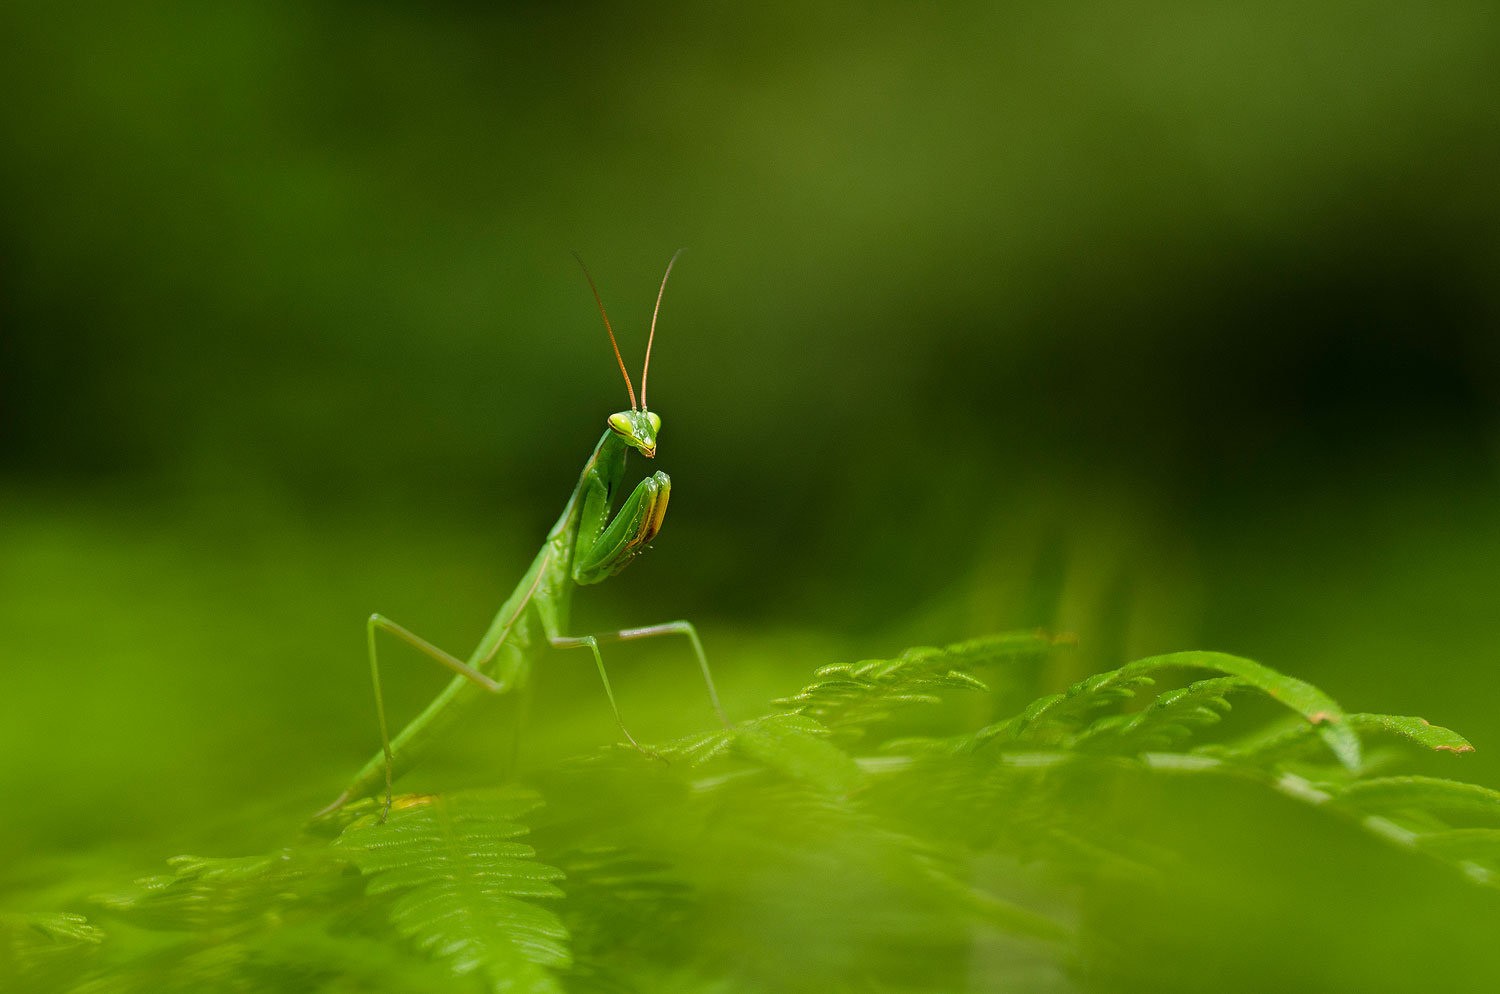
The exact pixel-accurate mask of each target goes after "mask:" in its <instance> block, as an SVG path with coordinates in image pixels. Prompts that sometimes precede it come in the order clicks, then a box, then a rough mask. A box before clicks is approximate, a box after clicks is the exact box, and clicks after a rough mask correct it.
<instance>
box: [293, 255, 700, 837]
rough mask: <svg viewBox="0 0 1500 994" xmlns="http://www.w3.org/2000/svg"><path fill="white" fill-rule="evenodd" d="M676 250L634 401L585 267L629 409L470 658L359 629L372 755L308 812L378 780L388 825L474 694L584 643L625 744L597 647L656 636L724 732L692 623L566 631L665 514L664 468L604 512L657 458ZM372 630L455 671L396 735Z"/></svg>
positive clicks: (395, 629)
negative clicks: (614, 509) (572, 610)
mask: <svg viewBox="0 0 1500 994" xmlns="http://www.w3.org/2000/svg"><path fill="white" fill-rule="evenodd" d="M681 254H682V250H681V249H678V251H677V252H676V254H674V255H673V256H672V259H671V261H670V262H668V263H667V271H666V274H665V275H663V276H662V278H661V289H660V290H658V291H657V294H656V308H655V309H654V310H653V311H652V312H651V332H650V334H649V336H648V337H647V339H646V360H645V363H644V364H643V365H642V367H641V397H640V403H639V404H637V403H636V396H635V386H634V384H632V383H631V381H630V374H629V373H628V372H627V371H626V369H625V360H624V359H623V358H622V357H621V356H620V346H619V343H618V342H616V341H615V332H614V328H613V327H611V326H610V323H609V315H608V314H607V313H606V312H605V310H604V301H603V300H602V299H601V298H600V296H599V289H598V287H596V286H595V285H594V278H593V277H592V276H590V275H589V272H588V268H587V267H584V269H583V274H584V278H585V279H587V280H588V283H589V289H590V290H592V291H593V294H594V302H595V303H596V304H598V305H599V314H600V316H601V317H603V318H604V328H605V331H607V332H608V333H609V342H610V345H611V346H612V347H613V348H614V352H615V360H616V361H617V362H618V363H619V364H620V374H621V375H622V376H624V378H625V389H626V391H627V392H628V394H629V396H630V410H628V411H618V412H616V413H614V414H611V415H610V416H609V418H608V427H607V428H606V429H605V432H604V435H603V437H601V438H600V439H599V444H598V445H596V446H595V447H594V452H593V455H591V456H589V459H588V462H586V463H584V466H583V472H582V474H581V475H580V476H579V478H578V485H577V486H576V487H574V488H573V494H572V496H570V497H569V498H568V502H567V504H566V505H565V506H564V507H563V511H562V515H561V516H560V517H559V518H558V519H557V523H556V524H555V525H553V526H552V530H551V531H549V532H548V533H547V537H546V539H545V540H544V541H543V542H542V547H541V550H540V551H539V552H537V554H536V558H535V559H533V560H532V561H531V566H530V567H529V568H528V569H527V570H526V572H525V574H524V575H522V577H521V580H520V582H519V583H517V584H516V587H515V589H514V590H512V591H511V594H510V596H509V597H507V598H506V600H505V603H503V604H502V605H500V610H499V611H498V612H496V614H495V620H494V621H493V622H492V623H491V624H490V627H489V630H488V631H487V632H485V635H484V638H482V639H481V640H480V642H479V645H478V646H477V647H476V648H475V649H474V651H473V653H472V654H471V655H470V656H469V658H468V660H467V661H464V660H460V659H458V658H457V657H456V656H453V655H451V654H449V653H447V652H445V651H443V650H442V649H439V648H438V647H437V646H435V645H433V644H432V643H430V642H428V641H426V640H425V639H423V638H421V637H420V636H418V635H416V634H414V633H412V632H411V631H409V630H408V629H406V628H403V627H402V626H401V625H398V624H396V623H395V622H394V621H391V620H390V619H389V618H387V617H385V616H384V615H381V614H373V615H371V616H370V618H369V620H368V621H367V622H366V624H365V635H366V643H367V648H368V652H369V657H370V678H371V682H372V683H373V684H374V687H375V713H376V715H377V717H378V718H379V723H380V752H378V753H376V754H375V755H374V756H372V757H371V758H370V760H369V762H367V763H365V765H364V766H363V767H361V768H360V771H359V772H358V773H357V774H355V776H354V779H353V780H352V781H350V783H349V786H348V787H346V788H345V789H344V792H343V793H342V794H340V795H339V796H338V797H337V798H336V799H335V800H334V801H333V803H332V804H329V805H328V806H327V807H326V808H324V809H323V810H322V811H319V812H318V814H317V815H314V818H315V819H316V818H319V817H322V816H324V815H327V814H330V813H332V812H334V811H336V810H338V809H339V808H341V807H343V806H344V805H345V804H348V803H349V802H350V801H353V800H356V799H359V798H364V797H371V796H374V795H375V794H376V793H377V791H379V790H380V789H381V788H382V786H383V787H384V792H385V807H384V808H383V809H382V811H381V820H382V821H384V820H385V815H386V814H387V813H389V811H390V807H391V787H392V783H393V782H394V780H395V779H396V778H397V777H399V776H400V775H401V774H402V773H404V772H406V771H407V770H409V769H410V768H411V767H412V766H414V765H415V764H416V763H418V762H420V761H421V759H422V757H423V756H425V755H427V754H428V753H429V752H430V751H431V750H432V748H433V746H434V745H435V744H436V743H437V742H438V741H439V740H440V738H441V737H442V735H443V734H444V733H445V732H446V731H448V730H449V729H450V728H451V727H452V726H453V725H455V724H456V723H457V722H458V720H459V719H460V718H462V717H463V716H464V715H465V713H466V712H468V711H469V710H470V709H471V708H472V707H473V706H474V704H475V703H476V702H477V701H479V700H482V699H483V696H484V695H485V694H486V693H489V694H505V693H509V692H510V691H513V690H519V689H521V688H523V687H524V686H525V685H526V682H527V680H528V679H529V676H530V671H531V665H532V663H533V662H534V661H535V660H536V658H537V657H538V656H539V655H540V654H541V652H542V651H543V650H545V649H547V648H553V649H578V648H588V649H589V650H591V651H592V652H593V654H594V663H595V664H596V665H597V666H598V669H599V679H600V680H601V681H602V682H603V684H604V693H605V695H606V696H607V697H608V698H609V704H610V708H611V709H612V710H613V711H614V715H615V721H616V722H618V723H619V726H620V731H621V732H622V733H623V734H624V736H625V739H626V741H627V742H629V743H630V745H631V746H633V747H634V748H636V749H638V750H640V751H641V752H644V753H647V754H648V755H649V754H650V751H649V750H647V749H646V748H644V747H643V746H641V745H640V743H638V742H636V740H635V738H634V737H633V736H632V735H631V734H630V732H629V730H628V729H626V727H625V722H624V720H623V719H622V718H621V717H620V708H619V705H618V704H617V703H616V702H615V694H614V691H613V690H612V689H611V688H610V685H609V675H608V674H607V673H606V672H605V670H604V657H603V656H602V655H601V654H600V652H599V646H600V645H601V644H602V643H609V642H626V641H631V640H634V639H644V638H652V637H655V636H659V635H682V636H685V637H686V638H687V640H688V642H689V643H690V644H691V645H692V648H693V652H694V654H695V655H696V656H697V658H698V666H699V668H700V669H701V670H702V672H703V681H704V683H705V684H707V686H708V696H709V700H710V701H711V702H712V703H713V707H714V710H715V711H716V712H718V715H719V720H720V721H722V722H723V723H724V725H725V727H730V723H729V719H728V718H727V717H726V716H725V714H724V708H723V706H722V705H721V704H720V703H719V693H718V691H717V690H716V689H715V688H714V681H713V675H712V674H711V673H710V672H709V669H708V657H707V656H705V655H704V653H703V643H702V641H701V640H700V639H699V638H698V632H697V629H695V628H694V627H693V626H692V625H691V624H690V623H688V622H686V621H670V622H666V623H664V624H658V625H648V626H646V627H644V628H626V629H622V630H620V631H614V632H604V633H598V634H594V635H569V634H566V633H567V630H568V613H569V607H570V605H571V601H572V596H573V589H574V588H575V587H579V586H585V585H588V584H593V583H599V582H601V581H603V580H607V579H609V578H610V577H612V576H614V575H615V574H616V573H618V572H620V571H621V570H622V569H624V568H625V567H626V566H628V565H629V564H630V561H631V560H632V559H634V558H635V557H636V556H638V555H640V554H641V553H642V552H644V551H645V550H646V549H647V548H648V547H649V543H650V541H651V540H652V539H653V538H655V537H656V534H657V532H659V531H661V525H662V519H663V517H664V516H665V515H666V513H667V498H668V497H669V496H670V495H671V492H672V481H671V479H670V478H669V477H668V476H667V474H666V473H663V472H661V471H657V472H655V473H653V474H651V475H650V476H648V477H647V478H646V479H644V480H642V481H641V482H640V483H638V484H637V485H636V487H635V489H634V490H632V491H631V493H630V496H629V497H627V498H626V499H625V502H624V504H623V505H622V506H621V507H620V510H619V513H617V514H615V515H614V517H613V518H611V517H610V508H611V504H612V502H613V498H614V497H615V493H616V491H617V490H618V489H619V487H620V484H621V481H622V479H623V477H624V475H625V457H626V455H627V453H628V452H629V451H630V450H631V449H634V450H635V451H637V452H639V453H640V454H641V455H643V456H645V457H646V458H647V459H652V458H655V456H656V440H657V436H658V435H659V434H660V432H661V418H660V417H659V416H658V415H657V414H656V413H655V412H653V411H651V410H650V409H649V408H647V407H646V375H647V373H648V372H649V371H650V368H651V345H652V343H653V342H654V341H655V340H656V318H657V315H658V314H659V313H660V312H661V300H662V295H663V294H664V293H665V292H666V289H667V278H668V277H669V276H671V275H672V266H673V265H675V264H676V262H677V256H679V255H681ZM574 258H577V256H576V255H575V256H574ZM578 264H579V265H580V266H583V260H581V259H579V262H578ZM380 632H385V633H386V634H388V635H392V636H395V637H396V638H397V639H400V640H401V641H402V642H405V643H406V644H407V645H409V646H411V647H413V648H415V649H416V650H418V651H419V652H421V653H422V654H423V655H425V656H427V657H429V658H430V659H432V660H434V661H436V662H437V663H439V664H441V665H442V666H444V667H446V668H447V669H449V670H452V671H453V673H454V677H453V679H452V681H450V682H449V684H448V685H447V687H446V688H444V689H443V691H442V692H441V693H439V694H438V696H437V697H435V698H434V699H433V701H432V703H431V704H429V705H427V707H426V709H424V710H423V711H422V712H421V713H420V714H418V715H417V716H416V717H415V718H413V719H412V720H411V722H410V723H409V724H408V725H407V726H406V727H405V728H404V729H402V730H401V732H400V734H398V735H396V737H395V738H392V737H391V736H390V733H389V731H388V729H387V726H386V719H385V699H384V697H383V695H382V694H381V691H380V665H379V662H378V661H377V654H376V646H375V642H376V638H375V636H376V635H377V634H378V633H380Z"/></svg>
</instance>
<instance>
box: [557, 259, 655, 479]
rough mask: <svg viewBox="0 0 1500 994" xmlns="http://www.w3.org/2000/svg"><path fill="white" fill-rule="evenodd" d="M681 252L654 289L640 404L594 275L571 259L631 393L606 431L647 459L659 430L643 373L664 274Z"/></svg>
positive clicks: (648, 363) (648, 360)
mask: <svg viewBox="0 0 1500 994" xmlns="http://www.w3.org/2000/svg"><path fill="white" fill-rule="evenodd" d="M681 254H682V249H678V250H677V251H676V252H675V253H674V254H673V256H672V261H671V262H668V263H667V271H666V273H665V275H663V276H662V278H661V289H660V290H657V291H656V309H655V310H654V311H652V312H651V334H650V336H649V337H647V339H646V363H645V365H643V366H642V367H641V402H640V405H639V406H637V405H636V402H635V386H634V385H633V384H632V383H631V382H630V374H629V373H627V372H626V371H625V360H624V359H622V358H620V346H619V344H618V343H617V342H616V341H615V330H614V329H613V328H611V327H610V326H609V315H608V314H606V313H605V312H604V301H602V300H600V299H599V288H598V287H596V286H594V278H593V277H592V276H590V275H589V270H588V267H587V266H584V265H583V260H582V259H578V253H576V252H575V253H574V254H573V258H575V259H578V265H580V266H582V267H583V276H584V278H585V279H587V280H588V281H589V289H590V290H593V291H594V303H596V304H598V305H599V315H600V316H601V317H602V318H604V330H605V331H607V332H609V344H610V345H612V346H614V350H615V361H617V362H618V363H619V364H620V375H621V376H623V377H625V389H626V390H627V391H629V393H630V410H628V411H618V412H616V413H614V414H611V415H610V416H609V430H610V431H612V432H614V433H615V434H616V435H619V436H620V437H621V438H623V439H625V442H626V444H628V445H631V446H633V447H634V448H635V449H636V450H637V451H638V452H640V454H641V455H643V456H645V457H646V458H647V459H651V458H654V457H655V456H656V436H657V434H658V433H659V432H660V431H661V418H659V417H657V416H656V415H655V414H654V413H652V412H651V411H648V410H646V374H647V373H648V372H649V371H650V369H651V343H652V342H654V341H656V316H657V315H658V314H660V313H661V297H662V294H663V293H665V292H666V290H667V277H668V276H671V275H672V266H673V264H674V263H676V262H677V256H679V255H681Z"/></svg>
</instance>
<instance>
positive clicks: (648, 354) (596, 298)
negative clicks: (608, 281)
mask: <svg viewBox="0 0 1500 994" xmlns="http://www.w3.org/2000/svg"><path fill="white" fill-rule="evenodd" d="M679 251H681V250H680V249H679ZM573 258H575V259H578V268H580V269H582V270H583V278H584V279H586V280H588V281H589V289H590V290H592V291H594V303H596V304H598V305H599V316H600V317H602V318H604V330H605V331H607V332H609V344H610V345H612V346H614V350H615V361H616V362H618V363H619V364H620V375H621V376H623V377H625V389H626V390H628V391H630V409H631V410H632V411H634V410H635V409H636V406H635V386H634V385H633V384H631V382H630V374H629V373H627V372H625V360H624V359H622V358H621V357H620V346H619V344H618V343H617V342H616V341H615V330H614V329H613V328H611V327H610V326H609V315H608V314H606V313H604V301H602V300H600V299H599V288H598V287H596V286H594V278H593V277H592V276H590V275H589V267H588V266H585V265H584V264H583V259H581V258H579V255H578V253H577V252H574V253H573ZM672 259H673V261H674V262H675V261H676V259H677V257H676V256H675V255H674V256H672ZM671 271H672V267H671V265H668V266H667V272H669V273H670V272H671ZM661 285H662V289H663V290H665V289H666V288H667V281H666V280H665V279H663V280H662V281H661ZM656 306H658V307H660V306H661V295H660V294H658V295H657V298H656ZM651 324H652V330H653V331H655V326H656V318H655V317H652V319H651ZM646 360H647V361H648V362H649V361H650V360H651V343H650V342H647V343H646ZM645 396H646V374H645V372H644V371H642V373H641V398H642V400H644V399H645Z"/></svg>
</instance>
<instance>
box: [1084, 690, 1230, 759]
mask: <svg viewBox="0 0 1500 994" xmlns="http://www.w3.org/2000/svg"><path fill="white" fill-rule="evenodd" d="M1245 687H1246V684H1245V681H1243V680H1241V679H1240V678H1239V677H1233V676H1221V677H1213V678H1211V679H1208V680H1199V681H1197V682H1196V683H1192V684H1189V685H1188V686H1186V687H1182V688H1179V689H1177V690H1169V691H1167V692H1166V693H1164V694H1161V695H1160V696H1158V697H1157V698H1156V699H1155V700H1154V701H1152V702H1151V703H1150V704H1149V705H1147V706H1146V708H1145V709H1144V710H1141V711H1137V712H1135V713H1134V714H1122V715H1110V716H1107V717H1104V718H1100V719H1099V720H1098V721H1095V722H1094V723H1093V724H1091V725H1089V726H1088V727H1087V728H1084V729H1083V730H1082V731H1080V732H1078V733H1077V734H1076V735H1073V736H1071V737H1070V738H1069V739H1068V740H1067V745H1068V747H1070V748H1074V749H1080V748H1081V749H1086V750H1089V751H1094V752H1109V753H1115V754H1119V755H1133V754H1135V753H1141V752H1150V751H1152V750H1156V749H1168V748H1171V747H1173V746H1176V745H1177V744H1179V743H1181V742H1182V741H1183V740H1185V739H1188V738H1191V737H1192V736H1193V734H1194V733H1195V732H1197V731H1199V730H1200V729H1202V728H1205V727H1207V726H1209V725H1212V724H1215V723H1217V722H1218V721H1219V720H1220V719H1221V718H1222V716H1223V714H1224V712H1226V711H1228V710H1229V701H1228V699H1227V698H1228V696H1229V694H1231V693H1233V692H1234V691H1236V690H1242V689H1244V688H1245Z"/></svg>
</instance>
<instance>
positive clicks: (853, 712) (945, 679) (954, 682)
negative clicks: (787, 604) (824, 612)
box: [772, 632, 1058, 737]
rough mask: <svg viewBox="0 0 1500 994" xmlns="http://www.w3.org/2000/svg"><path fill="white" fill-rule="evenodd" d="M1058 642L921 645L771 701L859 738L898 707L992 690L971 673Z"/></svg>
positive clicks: (1003, 638) (831, 673) (1021, 638)
mask: <svg viewBox="0 0 1500 994" xmlns="http://www.w3.org/2000/svg"><path fill="white" fill-rule="evenodd" d="M1057 642H1058V640H1057V639H1055V638H1053V637H1051V636H1048V635H1044V634H1041V633H1036V632H1017V633H1009V634H1003V635H994V636H990V637H988V638H981V639H971V640H970V641H967V642H958V643H955V644H953V645H950V646H946V647H943V648H935V647H931V646H917V647H914V648H911V649H907V650H906V651H905V652H902V653H901V654H900V655H899V656H897V657H895V658H894V659H865V660H861V661H860V662H857V663H840V664H837V665H834V666H824V667H822V668H821V669H819V670H817V671H816V672H815V673H814V674H813V675H814V676H815V677H816V678H817V679H816V681H815V682H814V683H811V684H809V685H808V686H806V687H804V688H802V690H801V691H799V692H798V693H796V694H794V695H793V696H791V697H784V698H781V699H779V700H776V701H774V702H772V703H774V704H776V705H777V706H779V707H782V708H785V709H786V710H788V711H791V712H794V713H796V714H803V715H806V716H808V717H810V718H814V719H816V720H817V721H818V722H819V723H820V724H822V725H823V726H824V727H826V728H828V729H830V730H832V731H833V732H835V733H845V734H846V737H857V736H858V735H859V734H861V732H862V730H863V729H864V728H865V727H866V726H869V725H873V724H876V723H877V722H880V721H884V720H885V719H887V718H889V717H890V715H891V713H892V712H893V711H895V710H897V709H899V708H904V707H909V706H911V705H913V704H931V703H935V702H937V701H938V700H939V699H940V698H939V696H938V694H939V692H941V691H945V690H979V691H985V690H988V689H989V688H988V687H986V685H985V684H984V682H983V681H981V680H979V679H978V678H977V677H975V676H973V675H972V674H971V673H970V672H969V671H970V670H972V669H974V668H975V667H978V666H981V665H986V664H991V663H996V662H1001V661H1013V660H1019V659H1026V658H1035V657H1037V656H1040V655H1043V654H1045V653H1047V652H1049V651H1051V650H1052V649H1053V648H1054V647H1055V646H1056V645H1057Z"/></svg>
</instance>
